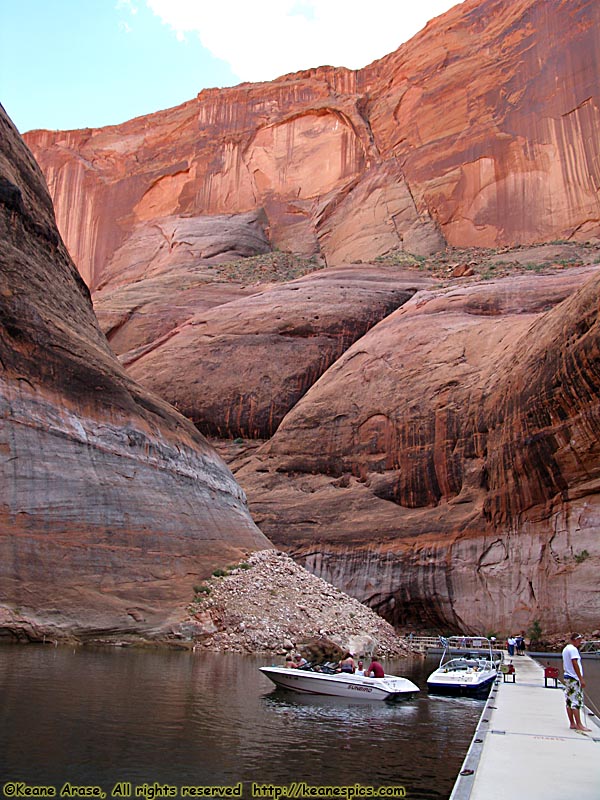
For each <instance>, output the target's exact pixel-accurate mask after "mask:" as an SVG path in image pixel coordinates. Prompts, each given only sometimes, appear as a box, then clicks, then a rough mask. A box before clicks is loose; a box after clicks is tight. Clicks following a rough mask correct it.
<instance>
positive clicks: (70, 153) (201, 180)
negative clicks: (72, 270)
mask: <svg viewBox="0 0 600 800" xmlns="http://www.w3.org/2000/svg"><path fill="white" fill-rule="evenodd" d="M599 26H600V5H599V4H598V3H597V2H596V0H577V2H555V3H551V4H549V3H548V2H547V0H514V2H510V3H507V2H505V0H465V2H463V3H458V4H457V5H456V6H454V7H453V8H451V9H450V10H449V11H448V12H447V13H445V14H443V15H441V16H440V17H438V18H436V19H435V20H432V21H431V22H430V23H429V24H428V25H427V26H426V27H425V28H424V29H423V30H422V31H420V32H419V33H418V34H417V35H416V36H414V37H413V39H411V40H410V41H409V42H406V43H405V44H403V45H402V46H401V47H400V48H398V50H397V51H395V52H394V53H391V54H389V55H388V56H386V57H384V58H382V59H380V60H379V61H377V62H374V63H373V64H371V65H369V66H367V67H365V68H364V69H361V70H356V71H352V70H347V69H344V68H333V67H319V68H317V69H311V70H306V71H303V72H299V73H295V74H291V75H285V76H283V77H281V78H278V79H277V80H275V81H271V82H265V83H259V84H247V83H246V84H241V85H239V86H236V87H231V88H225V89H211V90H205V91H203V92H201V93H200V94H199V95H198V97H196V98H194V99H193V100H190V101H189V102H187V103H184V104H183V105H181V106H178V107H177V108H172V109H168V110H166V111H161V112H158V113H156V114H152V115H148V116H145V117H140V118H138V119H134V120H130V121H129V122H126V123H124V124H122V125H117V126H112V127H107V128H100V129H89V128H88V129H85V130H79V131H66V132H65V131H33V132H30V133H28V134H26V138H27V142H28V144H29V145H30V147H31V148H32V150H33V152H34V154H35V157H36V158H37V160H38V162H39V163H40V165H41V166H42V169H43V171H44V174H45V176H46V179H47V182H48V185H49V187H50V192H51V194H52V197H53V199H54V203H55V206H56V209H57V218H58V225H59V229H60V231H61V233H62V235H63V237H64V239H65V241H66V243H67V246H68V248H69V251H70V252H71V254H72V256H73V258H74V259H75V261H76V263H77V266H78V268H79V270H80V272H81V274H82V276H83V277H84V279H85V280H86V282H87V283H88V285H89V286H90V288H92V289H94V288H96V287H97V286H98V285H99V284H100V283H106V282H107V281H108V282H110V281H111V280H116V281H118V280H119V273H120V271H121V270H122V269H124V268H128V267H129V264H128V263H127V261H126V260H124V259H125V258H126V257H128V253H130V251H131V250H133V248H134V247H135V259H134V260H135V261H136V262H139V263H141V264H144V263H145V264H150V263H151V262H153V261H154V260H155V257H156V255H157V247H161V248H162V253H163V255H165V256H168V258H171V257H173V256H174V257H175V258H181V256H182V254H183V253H184V252H185V251H187V252H188V253H189V254H190V255H194V256H195V257H198V256H199V255H202V254H204V255H205V254H207V253H215V252H225V251H226V250H227V249H229V250H230V251H231V252H235V251H236V249H238V250H239V248H238V243H237V242H235V241H232V238H231V236H230V235H229V234H228V235H224V232H223V230H222V226H221V223H220V222H218V218H219V217H220V216H222V215H227V214H229V215H237V214H245V213H247V212H256V213H257V224H258V225H259V226H260V225H261V224H262V230H263V233H264V237H261V235H260V231H256V233H257V237H254V238H253V240H252V241H251V242H248V240H247V238H244V240H243V242H242V244H244V245H246V246H248V245H250V246H252V247H256V246H258V247H261V246H263V245H264V241H265V240H267V239H268V243H269V246H270V247H272V248H274V249H275V248H277V249H279V250H286V251H292V252H296V253H299V254H302V255H304V256H313V255H319V256H320V257H322V258H324V259H325V261H326V263H327V264H328V265H329V266H334V265H337V264H341V263H348V262H355V261H357V260H359V259H362V260H372V259H373V258H375V257H377V256H379V255H382V254H385V253H387V252H389V251H390V250H392V249H393V248H394V247H397V248H399V249H401V250H404V251H408V252H410V253H416V254H419V255H428V254H430V253H432V252H435V251H437V250H440V249H443V248H444V246H445V245H446V244H450V245H454V246H460V247H467V246H485V247H496V246H499V245H512V244H517V243H521V244H530V243H534V242H540V241H550V240H554V239H574V240H579V241H585V240H587V239H589V238H590V237H591V236H594V235H598V233H599V232H600V223H599V222H598V220H599V219H600V199H599V196H598V190H597V187H598V185H600V150H599V143H598V136H597V135H596V133H597V128H598V117H599V114H600V87H599V76H600V68H599V64H598V47H597V36H596V34H597V30H598V27H599ZM473 42H476V43H477V46H476V47H473ZM440 109H443V112H441V111H440ZM261 209H262V211H261ZM260 214H264V217H263V222H262V223H261V222H260V219H259V216H258V215H260ZM154 223H156V225H157V226H158V228H159V229H160V231H163V232H164V235H161V234H159V231H158V230H157V228H155V227H154ZM182 225H184V226H185V229H186V235H185V236H183V237H177V235H175V237H174V238H173V232H174V231H175V230H176V229H179V228H181V226H182ZM211 225H214V230H213V233H212V234H210V235H208V237H207V229H208V228H209V227H210V226H211ZM197 233H198V234H201V237H200V238H201V239H202V240H203V241H205V244H202V243H200V244H199V235H197ZM261 239H262V240H261ZM208 240H210V246H206V241H208ZM175 249H177V250H178V252H177V253H174V250H175ZM257 252H260V250H257Z"/></svg>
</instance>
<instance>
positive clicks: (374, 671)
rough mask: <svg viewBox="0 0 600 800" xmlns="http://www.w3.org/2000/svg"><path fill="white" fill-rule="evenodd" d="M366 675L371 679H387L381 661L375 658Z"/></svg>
mask: <svg viewBox="0 0 600 800" xmlns="http://www.w3.org/2000/svg"><path fill="white" fill-rule="evenodd" d="M365 675H367V677H369V678H385V670H384V669H383V667H382V666H381V664H380V663H379V661H377V659H376V658H375V657H373V659H372V660H371V663H370V664H369V666H368V668H367V669H366V671H365Z"/></svg>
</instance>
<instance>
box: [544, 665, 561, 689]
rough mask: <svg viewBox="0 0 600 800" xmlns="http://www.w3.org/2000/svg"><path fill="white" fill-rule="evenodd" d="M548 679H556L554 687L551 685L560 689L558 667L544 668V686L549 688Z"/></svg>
mask: <svg viewBox="0 0 600 800" xmlns="http://www.w3.org/2000/svg"><path fill="white" fill-rule="evenodd" d="M548 681H554V687H552V686H550V688H551V689H552V688H554V689H558V667H546V669H545V670H544V686H545V687H546V688H548Z"/></svg>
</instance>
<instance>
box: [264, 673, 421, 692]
mask: <svg viewBox="0 0 600 800" xmlns="http://www.w3.org/2000/svg"><path fill="white" fill-rule="evenodd" d="M260 671H261V672H262V673H263V674H264V675H266V676H267V677H268V678H269V679H270V680H271V681H273V683H274V684H275V685H276V686H277V687H278V688H280V689H287V690H288V691H292V692H298V693H300V694H312V695H326V696H329V697H346V698H351V699H353V700H357V699H364V700H399V699H401V698H408V697H412V695H414V694H416V693H417V692H418V691H419V687H418V686H416V685H415V684H414V683H412V681H409V680H408V679H407V678H401V677H398V676H395V675H386V676H385V678H367V677H364V676H361V675H348V674H344V673H336V674H335V675H327V674H325V673H320V672H309V671H307V670H301V669H286V668H285V667H260Z"/></svg>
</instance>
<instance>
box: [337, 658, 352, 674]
mask: <svg viewBox="0 0 600 800" xmlns="http://www.w3.org/2000/svg"><path fill="white" fill-rule="evenodd" d="M338 669H339V671H340V672H348V673H353V672H354V670H355V666H354V659H353V658H352V653H346V655H345V656H344V657H343V658H342V660H341V661H340V663H339V666H338Z"/></svg>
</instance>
